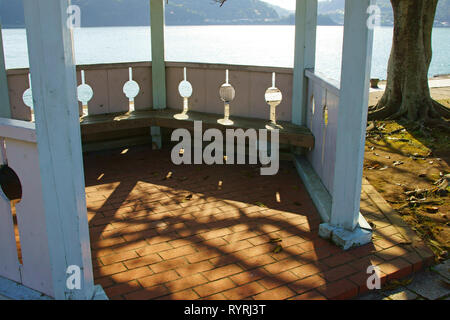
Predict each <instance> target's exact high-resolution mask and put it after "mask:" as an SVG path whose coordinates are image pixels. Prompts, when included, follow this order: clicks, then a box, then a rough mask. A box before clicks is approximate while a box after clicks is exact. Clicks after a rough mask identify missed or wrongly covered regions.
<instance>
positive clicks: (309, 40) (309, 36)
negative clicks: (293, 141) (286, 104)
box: [292, 0, 317, 125]
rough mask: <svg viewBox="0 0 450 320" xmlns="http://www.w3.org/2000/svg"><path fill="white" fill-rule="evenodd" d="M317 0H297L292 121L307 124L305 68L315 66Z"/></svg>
mask: <svg viewBox="0 0 450 320" xmlns="http://www.w3.org/2000/svg"><path fill="white" fill-rule="evenodd" d="M316 30H317V0H297V6H296V13H295V52H294V81H293V83H294V84H293V88H294V89H293V97H292V122H293V123H295V124H298V125H305V124H306V106H307V100H306V99H307V98H306V97H307V86H306V84H307V81H306V78H305V71H304V70H305V69H309V68H314V67H315V61H316V60H315V57H316Z"/></svg>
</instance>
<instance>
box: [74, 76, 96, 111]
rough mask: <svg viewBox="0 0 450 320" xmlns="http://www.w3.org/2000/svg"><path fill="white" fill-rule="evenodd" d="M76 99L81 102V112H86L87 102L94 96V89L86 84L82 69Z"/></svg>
mask: <svg viewBox="0 0 450 320" xmlns="http://www.w3.org/2000/svg"><path fill="white" fill-rule="evenodd" d="M77 95H78V101H80V102H81V104H82V106H83V114H87V110H88V103H89V101H91V99H92V97H93V96H94V91H93V90H92V88H91V86H89V85H88V84H86V78H85V75H84V70H81V84H80V85H79V86H78V88H77Z"/></svg>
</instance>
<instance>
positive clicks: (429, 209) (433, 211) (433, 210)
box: [425, 207, 439, 213]
mask: <svg viewBox="0 0 450 320" xmlns="http://www.w3.org/2000/svg"><path fill="white" fill-rule="evenodd" d="M425 210H426V211H427V212H428V213H437V212H438V211H439V207H427V208H425Z"/></svg>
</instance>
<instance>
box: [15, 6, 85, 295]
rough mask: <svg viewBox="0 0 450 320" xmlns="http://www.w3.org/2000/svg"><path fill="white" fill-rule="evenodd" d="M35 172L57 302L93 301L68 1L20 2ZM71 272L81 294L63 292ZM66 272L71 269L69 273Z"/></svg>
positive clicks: (71, 291)
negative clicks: (76, 276)
mask: <svg viewBox="0 0 450 320" xmlns="http://www.w3.org/2000/svg"><path fill="white" fill-rule="evenodd" d="M23 3H24V9H25V23H26V28H27V39H28V51H29V60H30V69H31V82H32V86H33V101H34V110H35V118H36V133H37V140H38V152H39V166H40V172H41V179H42V191H43V198H44V207H45V215H46V224H47V231H48V235H49V249H50V262H51V267H52V278H53V286H54V293H55V298H56V299H91V298H92V297H93V293H94V286H93V274H92V261H91V249H90V242H89V230H88V221H87V213H86V198H85V189H84V188H85V185H84V172H83V159H82V152H81V135H80V123H79V114H78V101H77V98H76V88H77V82H76V76H75V65H74V57H73V48H72V31H71V30H69V29H68V27H67V23H66V21H67V18H68V15H67V13H66V10H67V7H68V5H69V0H39V1H36V0H24V1H23ZM69 266H77V267H79V268H80V269H81V289H72V290H71V289H69V288H67V286H66V282H67V279H68V277H69V274H67V273H66V272H67V270H68V267H69ZM69 270H70V269H69Z"/></svg>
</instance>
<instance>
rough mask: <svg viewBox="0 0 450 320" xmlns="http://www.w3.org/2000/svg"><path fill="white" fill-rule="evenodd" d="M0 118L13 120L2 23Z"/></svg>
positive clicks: (0, 31)
mask: <svg viewBox="0 0 450 320" xmlns="http://www.w3.org/2000/svg"><path fill="white" fill-rule="evenodd" d="M0 118H11V106H10V104H9V93H8V78H7V76H6V67H5V54H4V52H3V38H2V24H1V21H0Z"/></svg>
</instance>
